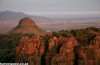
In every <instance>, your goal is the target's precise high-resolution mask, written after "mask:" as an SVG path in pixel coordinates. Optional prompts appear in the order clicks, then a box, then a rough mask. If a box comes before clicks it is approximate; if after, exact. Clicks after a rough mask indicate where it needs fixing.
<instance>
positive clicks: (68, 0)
mask: <svg viewBox="0 0 100 65" xmlns="http://www.w3.org/2000/svg"><path fill="white" fill-rule="evenodd" d="M5 10H10V11H20V12H24V13H27V14H32V15H76V14H78V15H88V14H89V15H92V14H93V15H100V0H0V11H5Z"/></svg>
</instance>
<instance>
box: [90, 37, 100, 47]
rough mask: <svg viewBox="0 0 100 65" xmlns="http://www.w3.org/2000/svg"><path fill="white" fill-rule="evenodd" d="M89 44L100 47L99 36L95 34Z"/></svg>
mask: <svg viewBox="0 0 100 65" xmlns="http://www.w3.org/2000/svg"><path fill="white" fill-rule="evenodd" d="M91 44H93V45H94V46H95V47H99V48H100V36H96V37H95V38H94V39H93V40H92V41H91Z"/></svg>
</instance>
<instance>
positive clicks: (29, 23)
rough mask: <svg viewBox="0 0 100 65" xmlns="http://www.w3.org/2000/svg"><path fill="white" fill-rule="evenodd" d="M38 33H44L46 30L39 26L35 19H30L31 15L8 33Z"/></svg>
mask: <svg viewBox="0 0 100 65" xmlns="http://www.w3.org/2000/svg"><path fill="white" fill-rule="evenodd" d="M17 33H19V34H38V35H44V34H45V33H46V31H44V30H42V29H41V28H39V27H38V26H37V25H36V24H35V21H34V20H32V19H30V18H29V17H25V18H23V19H21V20H20V21H19V24H18V25H17V26H16V27H15V28H14V29H12V30H11V31H9V32H8V34H17Z"/></svg>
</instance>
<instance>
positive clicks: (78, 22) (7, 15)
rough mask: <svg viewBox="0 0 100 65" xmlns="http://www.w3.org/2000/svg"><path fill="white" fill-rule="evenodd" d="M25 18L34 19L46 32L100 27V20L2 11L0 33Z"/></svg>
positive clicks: (0, 14) (0, 13)
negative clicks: (48, 16) (49, 16)
mask: <svg viewBox="0 0 100 65" xmlns="http://www.w3.org/2000/svg"><path fill="white" fill-rule="evenodd" d="M24 17H29V18H31V19H33V20H34V21H35V22H36V24H37V26H39V27H41V28H43V29H45V30H46V31H58V30H62V29H76V28H78V29H79V28H86V27H91V26H95V27H100V25H99V24H100V19H99V18H97V19H95V18H94V19H93V18H92V19H91V18H89V19H88V18H81V19H68V18H64V19H61V18H59V19H58V18H47V17H43V16H34V15H27V14H24V13H23V12H12V11H1V12H0V33H6V32H8V31H9V30H11V29H13V28H14V27H15V26H17V24H18V21H20V19H22V18H24Z"/></svg>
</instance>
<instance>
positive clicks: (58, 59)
mask: <svg viewBox="0 0 100 65" xmlns="http://www.w3.org/2000/svg"><path fill="white" fill-rule="evenodd" d="M76 45H78V42H77V40H76V39H75V38H74V37H71V38H66V41H65V42H64V43H63V44H62V47H61V48H60V53H59V54H56V55H55V56H54V57H53V58H52V65H73V62H74V59H75V55H74V46H76Z"/></svg>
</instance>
